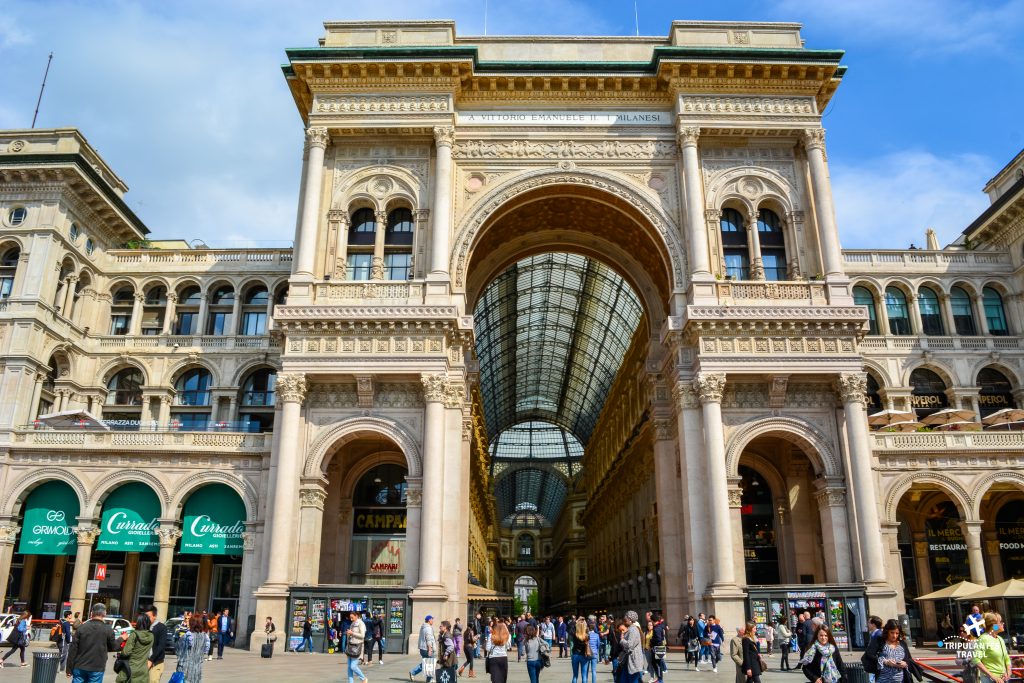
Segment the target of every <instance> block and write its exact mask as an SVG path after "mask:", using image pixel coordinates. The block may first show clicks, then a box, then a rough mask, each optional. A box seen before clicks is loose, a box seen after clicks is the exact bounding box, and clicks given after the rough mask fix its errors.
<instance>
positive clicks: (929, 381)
mask: <svg viewBox="0 0 1024 683" xmlns="http://www.w3.org/2000/svg"><path fill="white" fill-rule="evenodd" d="M910 386H912V387H913V388H914V390H913V391H912V392H911V396H910V403H911V406H913V408H914V411H915V412H916V413H917V419H918V420H920V419H922V418H925V417H927V416H929V415H931V414H932V413H934V412H936V411H939V410H942V409H943V408H947V407H949V399H948V397H947V396H946V383H945V382H944V381H942V378H941V377H939V376H938V375H937V374H936V373H934V372H932V371H931V370H929V369H927V368H918V369H916V370H914V371H913V372H912V373H910Z"/></svg>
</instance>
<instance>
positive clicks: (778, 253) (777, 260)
mask: <svg viewBox="0 0 1024 683" xmlns="http://www.w3.org/2000/svg"><path fill="white" fill-rule="evenodd" d="M757 237H758V241H759V242H760V243H761V263H762V265H763V266H764V279H766V280H785V279H786V237H785V235H784V233H783V232H782V220H781V219H780V218H779V216H778V214H776V213H775V212H774V211H772V210H771V209H761V210H760V211H758V212H757Z"/></svg>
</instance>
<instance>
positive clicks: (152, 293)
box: [142, 285, 167, 335]
mask: <svg viewBox="0 0 1024 683" xmlns="http://www.w3.org/2000/svg"><path fill="white" fill-rule="evenodd" d="M166 313H167V288H166V287H164V286H163V285H156V286H154V287H150V288H149V289H148V290H146V299H145V301H143V307H142V334H145V335H157V334H160V333H161V332H162V331H163V327H164V315H166Z"/></svg>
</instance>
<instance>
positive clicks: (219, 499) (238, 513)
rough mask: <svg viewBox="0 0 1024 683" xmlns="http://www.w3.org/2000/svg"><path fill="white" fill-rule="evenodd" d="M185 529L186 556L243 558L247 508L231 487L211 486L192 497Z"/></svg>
mask: <svg viewBox="0 0 1024 683" xmlns="http://www.w3.org/2000/svg"><path fill="white" fill-rule="evenodd" d="M182 526H183V528H182V535H181V551H180V552H181V553H183V554H192V555H241V554H242V532H243V531H245V505H243V504H242V499H241V498H239V497H238V494H237V493H235V491H234V490H233V489H232V488H231V487H229V486H226V485H224V484H210V485H209V486H204V487H203V488H201V489H199V490H198V491H196V492H195V493H193V494H192V495H191V496H189V499H188V502H186V503H185V519H184V523H183V525H182Z"/></svg>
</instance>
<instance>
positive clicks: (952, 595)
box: [916, 581, 985, 601]
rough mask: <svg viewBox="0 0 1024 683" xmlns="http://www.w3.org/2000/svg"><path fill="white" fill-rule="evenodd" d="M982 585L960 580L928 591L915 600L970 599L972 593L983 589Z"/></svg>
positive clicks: (972, 596)
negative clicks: (933, 590)
mask: <svg viewBox="0 0 1024 683" xmlns="http://www.w3.org/2000/svg"><path fill="white" fill-rule="evenodd" d="M984 588H985V587H984V586H979V585H978V584H976V583H971V582H970V581H961V582H959V583H954V584H953V585H952V586H946V587H945V588H943V589H941V590H937V591H935V592H934V593H928V594H927V595H922V596H921V597H919V598H916V600H918V601H921V600H971V599H972V598H974V595H973V594H974V593H977V592H978V591H980V590H983V589H984Z"/></svg>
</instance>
